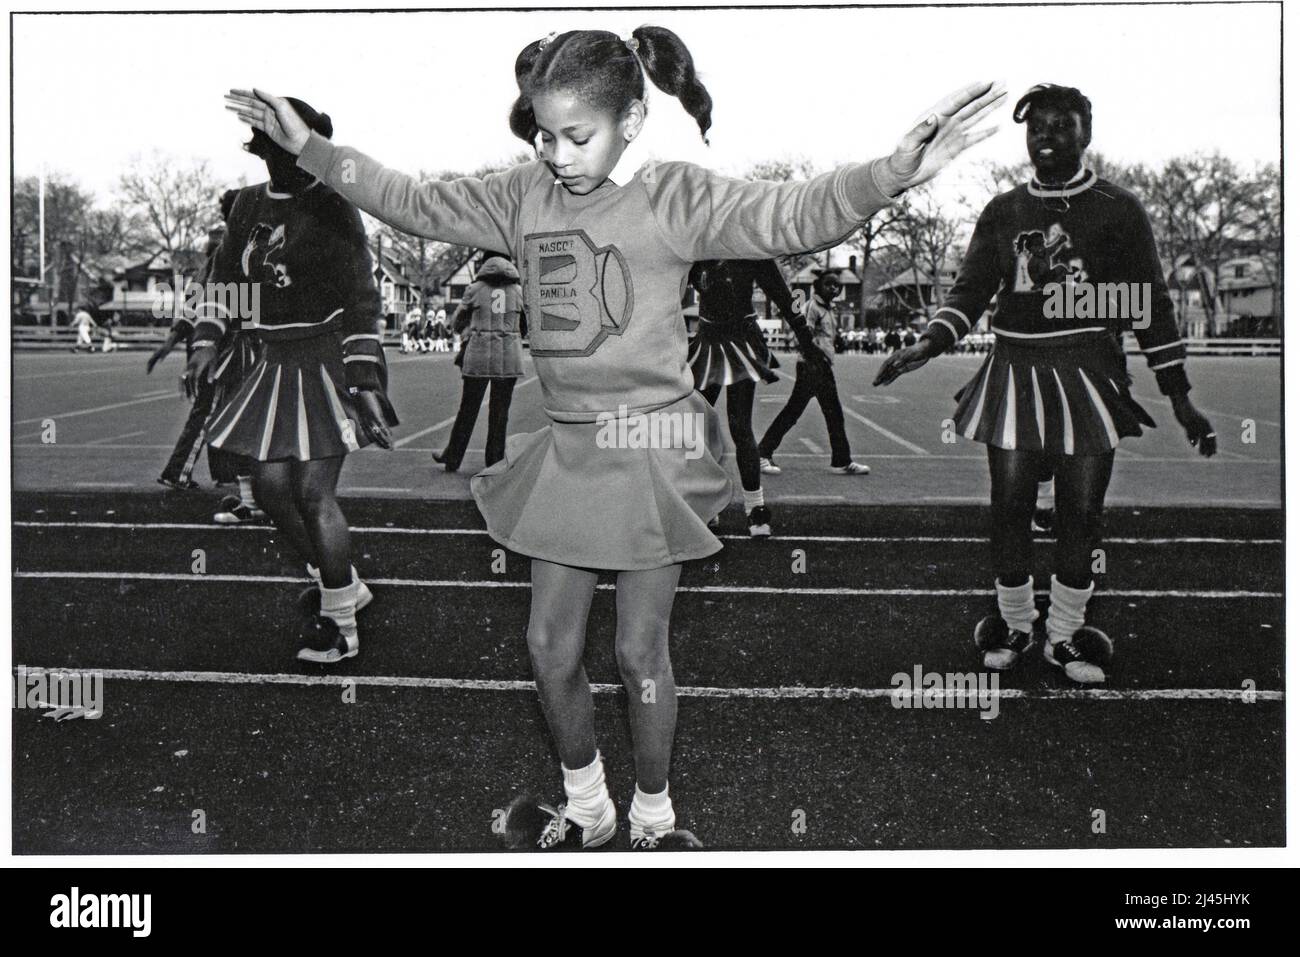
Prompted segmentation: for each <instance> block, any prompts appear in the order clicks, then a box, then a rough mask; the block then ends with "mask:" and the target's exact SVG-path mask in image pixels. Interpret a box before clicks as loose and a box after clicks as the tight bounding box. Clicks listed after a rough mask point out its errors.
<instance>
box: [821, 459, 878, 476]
mask: <svg viewBox="0 0 1300 957" xmlns="http://www.w3.org/2000/svg"><path fill="white" fill-rule="evenodd" d="M831 471H832V472H836V473H838V474H840V475H870V474H871V466H869V465H863V464H862V463H860V462H850V463H849V464H848V465H832V466H831Z"/></svg>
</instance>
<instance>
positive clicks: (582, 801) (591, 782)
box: [560, 751, 613, 827]
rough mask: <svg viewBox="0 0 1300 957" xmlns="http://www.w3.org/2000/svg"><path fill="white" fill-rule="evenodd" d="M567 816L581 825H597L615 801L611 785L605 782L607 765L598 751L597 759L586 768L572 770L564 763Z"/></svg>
mask: <svg viewBox="0 0 1300 957" xmlns="http://www.w3.org/2000/svg"><path fill="white" fill-rule="evenodd" d="M560 771H561V772H563V774H564V799H565V801H566V803H567V805H568V806H567V807H566V808H565V816H566V817H568V818H569V820H571V821H573V822H574V823H575V824H577V825H579V826H580V827H595V826H596V825H597V824H598V823H600V819H601V818H602V817H604V816H605V809H606V807H608V806H609V805H610V804H611V803H613V802H612V801H611V799H610V796H609V786H608V785H607V784H605V765H604V764H603V763H602V762H601V760H600V752H599V751H597V752H596V760H595V761H592V762H591V764H589V765H587V766H586V767H585V768H579V769H578V770H576V771H570V770H569V769H568V768H566V767H565V766H564V765H563V764H561V765H560Z"/></svg>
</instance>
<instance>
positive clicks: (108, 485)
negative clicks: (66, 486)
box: [72, 482, 139, 488]
mask: <svg viewBox="0 0 1300 957" xmlns="http://www.w3.org/2000/svg"><path fill="white" fill-rule="evenodd" d="M72 484H73V485H75V486H76V487H77V488H138V487H139V486H138V484H137V483H136V482H73V483H72Z"/></svg>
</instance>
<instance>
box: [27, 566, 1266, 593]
mask: <svg viewBox="0 0 1300 957" xmlns="http://www.w3.org/2000/svg"><path fill="white" fill-rule="evenodd" d="M14 577H15V578H40V579H81V580H83V581H103V580H107V581H160V582H223V583H231V582H239V583H245V584H281V583H283V584H297V583H301V582H305V581H307V580H308V579H307V577H306V576H303V577H301V578H300V577H298V576H296V575H295V576H288V575H192V574H181V573H178V572H98V571H84V572H65V571H25V572H14ZM366 583H367V584H369V585H379V586H381V587H393V588H531V587H532V584H531V583H530V582H519V581H464V580H461V579H439V578H433V579H424V578H367V579H366ZM615 587H616V586H615V584H614V583H613V582H606V583H602V584H599V585H597V586H596V588H597V589H598V590H601V591H614V589H615ZM677 591H679V592H696V593H700V594H710V595H730V594H738V593H743V594H747V595H825V596H827V597H832V598H854V597H864V598H912V597H916V598H933V597H965V596H971V597H976V596H978V597H987V596H989V595H992V594H993V593H994V592H993V589H991V588H781V587H778V586H775V585H679V586H678V588H677ZM1034 594H1035V595H1038V596H1040V597H1046V596H1048V595H1050V594H1051V592H1050V591H1049V590H1048V589H1046V588H1040V589H1038V590H1036V591H1035V592H1034ZM1281 597H1283V596H1282V593H1281V592H1279V591H1214V590H1210V591H1196V590H1187V589H1120V588H1116V589H1110V588H1108V589H1106V590H1105V591H1099V592H1097V593H1096V594H1094V595H1093V598H1202V599H1228V598H1281Z"/></svg>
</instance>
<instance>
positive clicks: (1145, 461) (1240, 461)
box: [10, 418, 1282, 505]
mask: <svg viewBox="0 0 1300 957" xmlns="http://www.w3.org/2000/svg"><path fill="white" fill-rule="evenodd" d="M447 421H448V422H454V421H455V419H454V418H453V419H449V420H447ZM446 425H447V422H441V423H438V424H436V425H433V426H430V428H432V429H438V428H442V427H445V426H446ZM40 434H41V433H39V432H33V433H31V434H29V435H27V436H21V435H20V436H17V438H18V439H22V438H35V437H36V436H38V435H40ZM414 438H416V436H414V435H410V436H407V437H406V438H405V439H401V440H399V441H402V442H405V441H409V440H410V439H414ZM90 447H91V446H89V445H87V444H86V443H84V442H82V443H72V442H58V443H55V444H50V445H47V444H45V443H43V442H19V441H15V442H14V443H13V444H11V445H10V448H14V449H51V450H55V451H57V450H58V449H85V448H90ZM94 448H97V449H130V450H133V451H139V450H141V449H171V448H172V446H170V445H143V444H139V445H135V444H132V445H96V446H94ZM441 450H442V446H440V445H439V446H433V445H416V446H409V447H404V448H397V447H396V446H394V448H392V449H389V450H387V451H391V452H414V453H417V454H420V455H428V454H429V453H430V452H439V451H441ZM475 452H477V453H478V454H480V455H481V454H482V452H483V450H482V449H469V450H468V453H467V457H468V455H469V454H472V453H475ZM1220 452H1222V449H1221V450H1220ZM724 456H725V457H726V458H734V456H735V453H734V452H733V451H732V450H731V449H728V450H727V451H726V452H725V453H724ZM825 457H826V453H825V452H822V453H820V454H814V453H812V452H781V453H779V454H778V458H780V459H781V460H783V461H784V460H785V459H824V458H825ZM853 457H854V458H855V459H859V460H861V459H905V460H906V461H908V462H915V461H917V456H916V455H912V454H908V455H903V454H902V453H879V452H874V453H873V452H866V453H863V454H859V453H856V452H855V453H854V454H853ZM925 458H926V463H927V464H929V463H930V462H934V463H938V462H943V461H959V462H986V461H988V456H986V455H939V454H936V453H929V452H927V453H926V456H925ZM1125 461H1126V462H1127V463H1130V464H1133V465H1158V464H1162V463H1164V464H1167V463H1169V462H1177V463H1179V464H1180V465H1186V464H1187V463H1188V462H1196V463H1197V468H1200V467H1202V466H1219V465H1278V464H1280V463H1281V461H1282V460H1281V459H1280V458H1255V457H1253V456H1245V457H1242V458H1233V459H1227V458H1224V457H1223V456H1222V455H1221V454H1220V455H1216V456H1215V457H1214V458H1212V459H1198V458H1197V457H1196V456H1195V454H1194V453H1193V454H1189V455H1182V456H1160V457H1156V456H1141V457H1138V456H1137V455H1136V454H1135V455H1133V456H1132V457H1131V458H1128V459H1125ZM800 471H804V470H803V469H800ZM960 501H967V499H961V500H960ZM969 501H983V502H984V503H985V504H987V503H988V498H987V497H985V498H983V499H978V498H973V499H969ZM1228 504H1230V505H1240V504H1247V505H1249V504H1258V503H1257V502H1254V501H1248V502H1245V503H1242V502H1230V503H1228ZM1265 504H1270V503H1265ZM1271 504H1273V505H1280V504H1281V503H1280V502H1272V503H1271Z"/></svg>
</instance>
